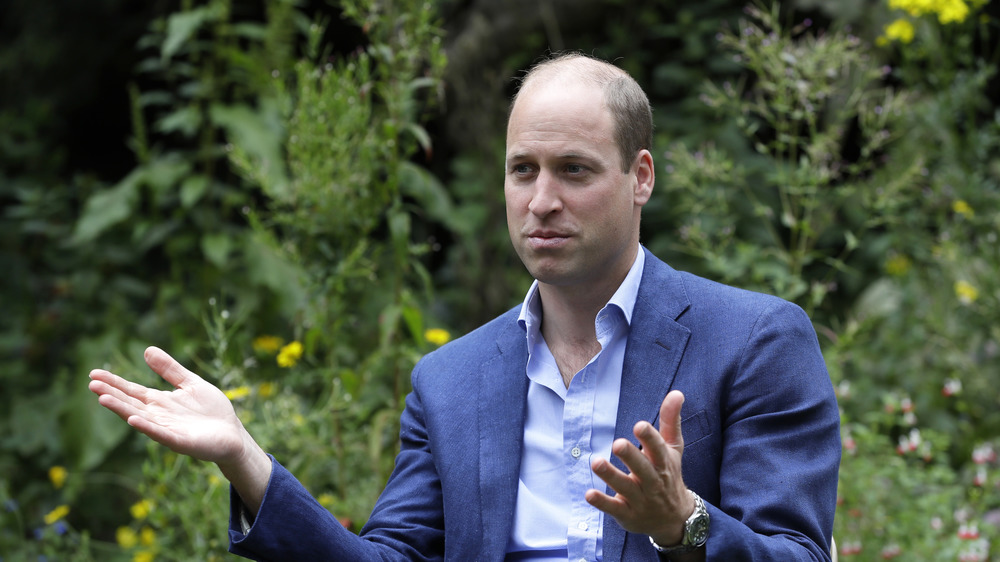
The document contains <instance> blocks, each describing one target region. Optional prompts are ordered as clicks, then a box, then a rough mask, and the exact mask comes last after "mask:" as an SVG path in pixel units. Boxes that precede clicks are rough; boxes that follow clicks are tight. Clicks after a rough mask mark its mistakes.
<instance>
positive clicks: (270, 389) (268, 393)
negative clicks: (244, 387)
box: [257, 382, 278, 398]
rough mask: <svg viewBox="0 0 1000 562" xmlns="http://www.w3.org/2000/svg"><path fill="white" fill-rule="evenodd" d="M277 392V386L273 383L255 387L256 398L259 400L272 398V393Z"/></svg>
mask: <svg viewBox="0 0 1000 562" xmlns="http://www.w3.org/2000/svg"><path fill="white" fill-rule="evenodd" d="M277 391H278V386H277V385H276V384H274V383H273V382H262V383H260V386H258V387H257V396H260V397H261V398H270V397H272V396H274V393H275V392H277Z"/></svg>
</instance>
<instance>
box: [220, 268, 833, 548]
mask: <svg viewBox="0 0 1000 562" xmlns="http://www.w3.org/2000/svg"><path fill="white" fill-rule="evenodd" d="M644 251H646V265H645V269H644V271H643V276H642V282H641V284H640V287H639V292H638V296H637V301H636V306H635V311H634V313H633V320H632V326H631V333H630V335H629V339H628V344H627V348H626V353H625V360H624V366H623V370H622V386H621V398H620V402H619V411H618V418H617V424H616V428H615V436H616V437H624V438H626V439H630V440H631V441H633V442H636V439H635V437H634V436H633V435H632V426H633V425H635V423H636V422H637V421H639V420H649V421H652V422H653V423H654V424H657V423H658V420H657V417H658V412H659V407H660V403H661V402H662V401H663V397H664V396H665V395H666V394H667V392H668V391H670V390H672V389H678V390H681V391H683V392H684V395H685V398H686V400H685V402H684V406H683V409H682V412H681V418H682V431H683V434H684V443H685V448H684V456H683V474H684V481H685V483H686V484H687V486H688V487H689V488H691V489H692V490H694V491H695V492H697V493H698V494H699V495H700V496H701V497H702V498H704V500H705V502H706V504H707V507H708V511H709V513H710V515H711V528H710V534H709V540H708V544H707V558H708V560H719V561H727V562H728V561H738V560H769V561H778V560H780V561H782V562H785V561H791V560H829V558H830V554H829V550H830V538H831V533H832V529H833V517H834V511H835V509H836V496H837V472H838V468H839V463H840V452H841V444H840V431H839V423H840V416H839V413H838V409H837V403H836V399H835V397H834V393H833V388H832V385H831V383H830V379H829V376H828V374H827V371H826V367H825V365H824V363H823V358H822V355H821V353H820V349H819V345H818V342H817V340H816V333H815V331H814V329H813V327H812V324H811V322H810V321H809V319H808V317H807V316H806V314H805V313H804V312H803V311H802V310H801V309H800V308H798V307H797V306H795V305H793V304H791V303H788V302H787V301H783V300H781V299H778V298H775V297H772V296H767V295H762V294H758V293H752V292H749V291H743V290H740V289H735V288H732V287H728V286H725V285H721V284H718V283H714V282H711V281H708V280H705V279H702V278H699V277H696V276H694V275H691V274H688V273H684V272H678V271H675V270H674V269H672V268H670V267H669V266H668V265H667V264H665V263H663V262H662V261H660V260H658V259H657V258H655V257H654V256H653V255H652V254H650V253H649V252H648V250H644ZM518 312H519V307H518V308H515V309H513V310H510V311H508V312H507V313H506V314H503V315H502V316H500V317H498V318H496V319H495V320H493V321H491V322H490V323H488V324H486V325H484V326H482V327H481V328H479V329H477V330H475V331H473V332H471V333H469V334H468V335H466V336H464V337H462V338H459V339H457V340H455V341H454V342H451V343H449V344H448V345H445V346H443V347H442V348H440V349H438V350H437V351H435V352H433V353H430V354H428V355H427V356H425V357H424V358H423V359H422V360H421V361H420V362H419V364H418V365H417V366H416V367H415V368H414V370H413V374H412V382H413V392H412V393H411V394H410V395H408V396H407V398H406V408H405V410H404V412H403V414H402V417H401V419H400V439H401V450H400V453H399V455H398V456H397V457H396V467H395V470H394V471H393V473H392V476H391V477H390V478H389V482H388V484H387V485H386V488H385V490H384V492H383V493H382V495H381V497H380V498H379V500H378V503H377V504H376V506H375V508H374V510H373V512H372V515H371V518H370V519H369V521H368V523H367V524H366V525H365V527H364V528H363V529H362V531H361V533H360V536H357V535H354V534H353V533H351V532H349V531H347V530H346V529H344V528H343V527H342V526H341V525H340V524H339V523H338V522H337V520H336V519H335V518H334V517H333V516H332V515H331V514H330V513H329V512H328V511H327V510H326V509H324V508H323V507H322V506H320V505H319V504H318V503H317V502H316V501H315V500H314V499H313V498H312V497H311V496H310V494H309V493H308V492H307V491H306V490H305V489H304V488H303V487H302V485H301V484H299V483H298V481H296V480H295V478H294V477H292V476H291V475H290V474H289V473H288V472H287V471H286V470H285V469H284V468H282V467H281V465H280V464H278V463H277V462H275V463H274V471H273V473H272V476H271V481H270V483H269V485H268V488H267V492H266V494H265V497H264V502H263V503H262V505H261V508H260V511H259V512H258V515H257V518H256V520H255V521H254V523H253V525H252V527H250V529H249V531H248V532H246V533H243V532H242V529H241V528H240V525H239V514H240V509H241V508H240V505H241V504H240V502H239V498H238V496H236V495H235V494H233V497H234V501H233V502H232V503H233V507H232V512H231V523H230V539H231V546H230V549H231V551H232V552H234V553H236V554H240V555H243V556H246V557H249V558H254V559H259V560H350V561H356V560H441V559H444V560H455V561H468V560H503V558H504V554H505V549H506V545H507V540H508V538H509V535H510V531H511V525H512V521H513V514H514V502H515V496H516V492H517V480H518V473H519V468H520V459H521V439H522V434H523V428H524V416H525V399H526V396H527V389H528V379H527V377H526V376H525V363H526V361H527V348H526V342H525V334H524V330H523V329H521V328H520V326H518V324H517V316H518ZM637 444H638V443H637ZM612 461H613V462H614V463H615V464H617V465H618V466H619V468H622V469H624V466H623V465H622V464H621V462H620V461H619V460H618V459H617V458H613V459H612ZM603 544H604V560H605V561H619V560H624V561H628V562H631V561H635V560H651V561H652V560H657V554H656V552H655V551H654V550H653V549H652V548H651V546H650V543H649V539H648V538H647V537H646V536H645V535H637V534H633V533H628V532H626V531H625V530H624V529H622V527H621V526H619V525H618V523H617V522H616V521H615V520H614V519H613V518H611V517H608V518H606V519H605V523H604V543H603Z"/></svg>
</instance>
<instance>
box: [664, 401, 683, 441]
mask: <svg viewBox="0 0 1000 562" xmlns="http://www.w3.org/2000/svg"><path fill="white" fill-rule="evenodd" d="M683 405H684V393H683V392H681V391H679V390H671V391H670V392H668V393H667V396H666V397H665V398H664V399H663V404H661V405H660V435H661V436H662V437H663V440H664V441H666V443H667V446H668V447H672V448H674V449H677V450H678V451H679V452H681V453H683V452H684V436H683V434H681V406H683Z"/></svg>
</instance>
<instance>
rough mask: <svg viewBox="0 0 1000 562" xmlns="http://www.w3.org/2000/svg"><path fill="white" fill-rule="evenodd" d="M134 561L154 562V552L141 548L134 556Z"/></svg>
mask: <svg viewBox="0 0 1000 562" xmlns="http://www.w3.org/2000/svg"><path fill="white" fill-rule="evenodd" d="M132 562H153V552H152V551H150V550H140V551H139V552H136V553H135V554H134V555H133V556H132Z"/></svg>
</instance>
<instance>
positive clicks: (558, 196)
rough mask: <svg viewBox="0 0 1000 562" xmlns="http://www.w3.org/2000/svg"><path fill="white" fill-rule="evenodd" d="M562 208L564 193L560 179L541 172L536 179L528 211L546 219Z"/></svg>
mask: <svg viewBox="0 0 1000 562" xmlns="http://www.w3.org/2000/svg"><path fill="white" fill-rule="evenodd" d="M562 208H563V202H562V193H561V188H560V185H559V180H558V178H556V177H555V176H554V175H553V174H551V173H550V172H547V171H545V170H543V171H541V172H539V174H538V176H537V177H536V178H535V185H534V191H533V192H532V194H531V201H530V202H529V203H528V210H529V211H531V213H532V214H533V215H535V216H539V217H544V216H546V215H548V214H550V213H555V212H559V211H561V210H562Z"/></svg>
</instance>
